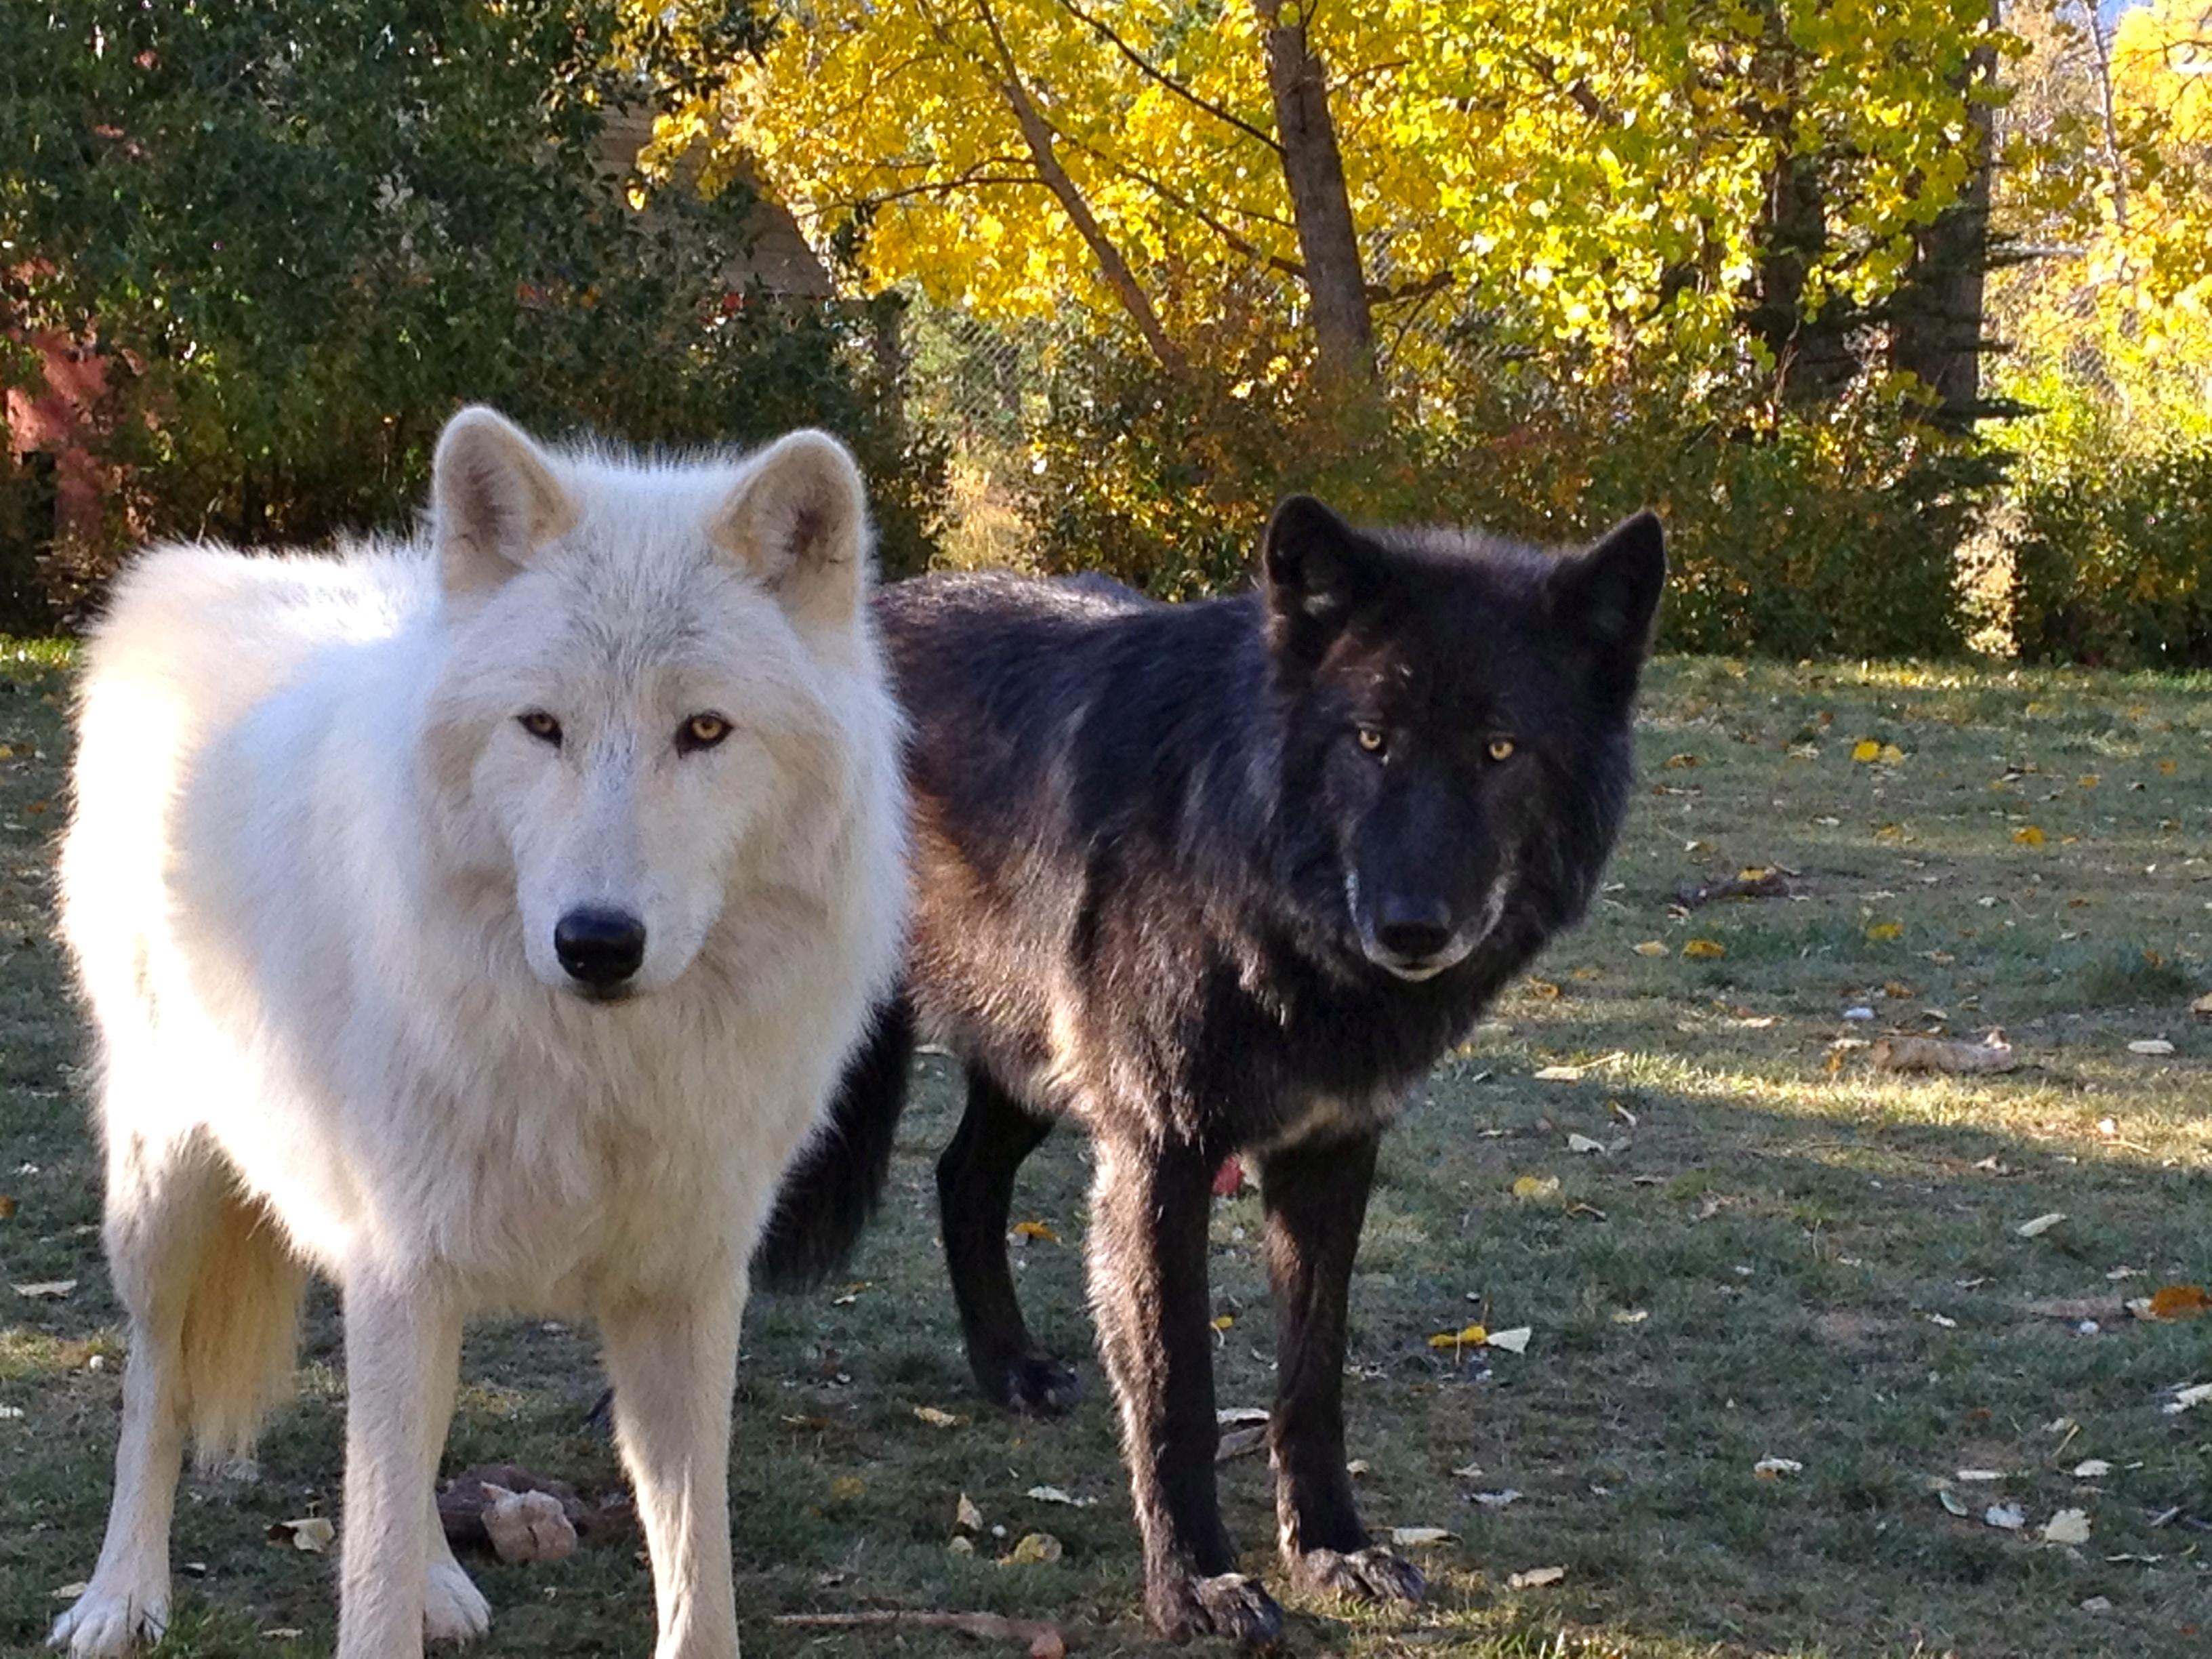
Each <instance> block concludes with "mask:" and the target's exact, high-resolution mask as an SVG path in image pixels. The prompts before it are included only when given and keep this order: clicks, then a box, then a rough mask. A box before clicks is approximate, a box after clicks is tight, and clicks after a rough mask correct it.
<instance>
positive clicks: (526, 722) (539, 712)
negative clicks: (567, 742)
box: [515, 708, 561, 749]
mask: <svg viewBox="0 0 2212 1659" xmlns="http://www.w3.org/2000/svg"><path fill="white" fill-rule="evenodd" d="M515 719H516V720H519V721H520V723H521V726H522V729H523V730H524V731H526V732H529V733H530V735H531V736H532V737H533V738H537V739H538V741H539V742H541V743H550V744H552V745H553V746H554V747H555V748H556V749H558V748H559V747H560V746H561V722H560V721H558V720H555V719H554V718H553V717H552V716H551V715H550V714H547V713H546V712H545V711H544V709H542V708H533V709H532V710H531V711H530V712H529V713H528V714H517V715H516V716H515Z"/></svg>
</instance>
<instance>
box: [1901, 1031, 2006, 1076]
mask: <svg viewBox="0 0 2212 1659" xmlns="http://www.w3.org/2000/svg"><path fill="white" fill-rule="evenodd" d="M1873 1055H1874V1068H1875V1070H1876V1071H1877V1072H1951V1073H1970V1072H2009V1071H2011V1070H2012V1069H2013V1068H2014V1066H2016V1065H2017V1064H2018V1063H2019V1062H2018V1061H2016V1060H2015V1059H2014V1058H2013V1052H2012V1049H2011V1048H2010V1046H2009V1045H2008V1044H2005V1043H2002V1042H1954V1041H1952V1040H1951V1039H1949V1038H1947V1037H1917V1036H1893V1037H1882V1038H1880V1039H1879V1040H1877V1041H1876V1042H1875V1045H1874V1051H1873Z"/></svg>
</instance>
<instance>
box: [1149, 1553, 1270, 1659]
mask: <svg viewBox="0 0 2212 1659" xmlns="http://www.w3.org/2000/svg"><path fill="white" fill-rule="evenodd" d="M1145 1603H1146V1612H1147V1613H1150V1614H1151V1615H1152V1628H1153V1629H1154V1630H1157V1631H1158V1632H1159V1633H1160V1634H1161V1635H1162V1636H1164V1637H1165V1638H1167V1639H1168V1640H1169V1641H1170V1642H1188V1641H1189V1640H1190V1639H1191V1638H1193V1637H1194V1636H1221V1637H1226V1638H1228V1639H1229V1640H1231V1641H1232V1642H1244V1643H1249V1644H1251V1645H1252V1646H1254V1647H1262V1648H1264V1647H1273V1645H1274V1644H1276V1643H1278V1642H1279V1641H1281V1640H1282V1639H1283V1610H1282V1609H1281V1608H1280V1607H1277V1606H1276V1605H1275V1598H1274V1597H1273V1596H1272V1595H1268V1594H1267V1590H1266V1589H1265V1588H1264V1587H1262V1586H1261V1583H1260V1581H1259V1580H1258V1579H1256V1578H1248V1577H1245V1576H1244V1575H1243V1573H1241V1572H1225V1573H1221V1574H1218V1575H1217V1576H1216V1577H1212V1578H1200V1577H1197V1576H1196V1575H1195V1574H1185V1573H1177V1574H1175V1575H1172V1576H1170V1577H1167V1578H1164V1579H1160V1580H1157V1581H1155V1582H1154V1583H1152V1585H1151V1586H1150V1587H1149V1588H1148V1589H1146V1593H1145Z"/></svg>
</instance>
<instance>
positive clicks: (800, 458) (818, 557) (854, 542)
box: [707, 431, 868, 626]
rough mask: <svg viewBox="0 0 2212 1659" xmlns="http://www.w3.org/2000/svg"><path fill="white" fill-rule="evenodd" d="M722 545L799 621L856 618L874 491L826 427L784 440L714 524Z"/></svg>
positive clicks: (712, 533)
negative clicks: (869, 504)
mask: <svg viewBox="0 0 2212 1659" xmlns="http://www.w3.org/2000/svg"><path fill="white" fill-rule="evenodd" d="M707 533H708V536H709V537H710V538H712V539H713V541H714V545H715V546H717V547H719V548H720V549H721V550H723V551H724V552H725V553H727V554H728V555H729V556H731V557H732V558H733V559H735V560H737V561H738V562H739V563H740V564H743V565H744V566H745V567H746V568H748V569H750V570H751V571H752V573H753V574H755V575H757V576H758V577H759V578H760V579H761V580H762V581H763V583H765V584H766V585H767V586H768V588H769V591H770V592H773V593H774V594H775V597H776V599H777V601H778V602H779V603H780V604H781V605H782V606H783V608H784V610H785V611H787V612H788V613H789V614H790V616H791V617H792V619H793V621H794V622H798V623H813V624H819V625H824V626H827V625H829V624H833V623H848V622H850V621H851V620H852V617H853V613H854V611H855V610H857V609H858V608H859V606H860V593H861V589H862V585H863V578H864V576H865V575H866V566H867V553H868V489H867V485H866V483H863V482H862V481H861V478H860V467H859V466H858V465H856V464H855V463H854V459H853V457H852V453H851V452H850V451H848V449H847V448H846V447H845V446H844V445H842V444H841V443H839V442H838V441H836V439H835V438H833V437H831V436H830V435H829V434H828V433H826V432H814V431H802V432H794V433H793V434H791V435H789V436H788V437H785V438H779V439H777V440H776V441H775V443H773V444H771V445H770V446H769V447H768V449H767V450H766V451H765V452H763V453H762V454H761V455H760V456H759V457H758V458H757V459H756V460H755V461H754V462H753V464H752V465H751V466H750V468H749V469H748V470H747V471H746V473H745V476H744V478H743V479H741V480H740V481H739V482H738V486H737V488H736V489H732V491H731V492H730V498H729V500H727V501H724V502H723V503H722V506H721V508H720V511H719V512H717V513H715V514H714V519H713V520H712V522H710V523H709V524H708V526H707Z"/></svg>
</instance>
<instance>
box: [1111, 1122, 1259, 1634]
mask: <svg viewBox="0 0 2212 1659" xmlns="http://www.w3.org/2000/svg"><path fill="white" fill-rule="evenodd" d="M1097 1148H1098V1170H1097V1182H1096V1183H1095V1185H1094V1187H1093V1188H1092V1194H1091V1303H1092V1305H1093V1307H1094V1308H1095V1309H1096V1310H1097V1318H1098V1343H1099V1348H1100V1351H1101V1353H1102V1354H1103V1358H1104V1359H1105V1362H1106V1371H1107V1375H1108V1376H1109V1378H1110V1379H1111V1381H1112V1383H1113V1384H1114V1393H1115V1398H1116V1399H1117V1400H1118V1401H1119V1402H1120V1404H1121V1443H1122V1447H1123V1449H1124V1451H1125V1453H1126V1455H1127V1458H1128V1460H1129V1485H1130V1488H1131V1491H1132V1492H1133V1495H1134V1497H1135V1499H1136V1510H1137V1525H1138V1528H1139V1530H1140V1531H1141V1532H1142V1533H1143V1534H1144V1545H1145V1611H1146V1613H1147V1614H1148V1615H1150V1617H1151V1619H1152V1626H1153V1627H1154V1628H1155V1629H1156V1630H1158V1632H1160V1634H1161V1635H1163V1636H1165V1637H1167V1638H1170V1640H1174V1641H1181V1640H1183V1639H1185V1638H1188V1637H1192V1636H1207V1635H1212V1636H1227V1637H1231V1638H1237V1639H1240V1640H1243V1641H1248V1642H1272V1641H1273V1640H1274V1639H1275V1638H1277V1637H1279V1635H1280V1634H1281V1633H1282V1624H1283V1615H1282V1610H1281V1609H1280V1608H1279V1607H1277V1606H1276V1605H1275V1603H1274V1601H1273V1600H1272V1599H1271V1598H1270V1597H1269V1596H1268V1595H1267V1591H1266V1590H1264V1589H1261V1587H1260V1585H1259V1584H1258V1583H1257V1582H1255V1580H1253V1579H1250V1578H1247V1577H1244V1576H1243V1574H1241V1573H1239V1572H1238V1571H1237V1552H1236V1550H1235V1548H1234V1547H1232V1546H1231V1543H1230V1541H1229V1534H1228V1533H1227V1531H1226V1530H1225V1529H1224V1528H1223V1527H1222V1524H1221V1510H1220V1505H1219V1503H1218V1498H1217V1497H1216V1494H1215V1490H1214V1480H1213V1452H1214V1445H1215V1439H1216V1429H1215V1425H1214V1419H1213V1345H1212V1328H1211V1327H1210V1326H1209V1324H1208V1322H1207V1319H1206V1201H1207V1199H1208V1197H1209V1195H1210V1190H1211V1183H1212V1174H1213V1170H1212V1164H1211V1163H1210V1162H1209V1160H1208V1159H1207V1158H1206V1156H1205V1155H1204V1154H1203V1153H1202V1152H1200V1151H1199V1150H1198V1149H1197V1148H1195V1147H1193V1146H1181V1145H1170V1146H1164V1147H1163V1146H1156V1145H1152V1144H1148V1143H1147V1142H1146V1141H1145V1140H1144V1139H1141V1138H1139V1137H1136V1136H1130V1137H1127V1138H1122V1137H1119V1136H1109V1135H1101V1136H1100V1137H1099V1139H1098V1142H1097Z"/></svg>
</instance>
